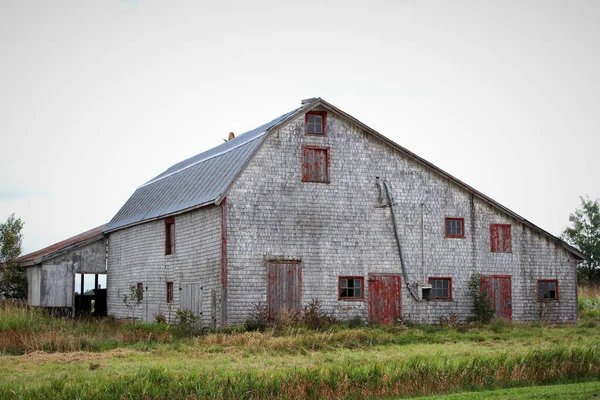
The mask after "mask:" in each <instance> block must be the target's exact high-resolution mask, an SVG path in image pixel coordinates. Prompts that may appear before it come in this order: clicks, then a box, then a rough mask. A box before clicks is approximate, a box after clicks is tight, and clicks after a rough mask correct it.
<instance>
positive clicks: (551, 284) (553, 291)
mask: <svg viewBox="0 0 600 400" xmlns="http://www.w3.org/2000/svg"><path fill="white" fill-rule="evenodd" d="M538 300H558V281H557V280H552V279H540V280H539V281H538Z"/></svg>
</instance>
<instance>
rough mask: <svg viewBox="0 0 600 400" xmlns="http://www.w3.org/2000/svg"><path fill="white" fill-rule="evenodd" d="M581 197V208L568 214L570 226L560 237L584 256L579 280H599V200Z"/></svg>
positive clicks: (588, 281) (580, 266) (579, 270)
mask: <svg viewBox="0 0 600 400" xmlns="http://www.w3.org/2000/svg"><path fill="white" fill-rule="evenodd" d="M580 199H581V208H578V209H577V210H575V212H574V213H573V214H571V215H570V216H569V221H570V222H571V226H569V227H567V229H565V231H564V232H563V234H562V235H561V238H562V239H563V240H564V241H566V242H567V243H569V244H571V245H573V246H575V247H577V248H578V249H579V250H580V251H581V252H582V253H583V254H584V256H585V259H584V260H583V262H582V263H581V264H580V265H579V268H578V272H579V280H580V282H587V283H590V282H598V281H600V202H599V200H598V199H596V200H593V201H592V200H590V199H589V198H588V197H587V196H586V198H585V199H584V198H583V197H580Z"/></svg>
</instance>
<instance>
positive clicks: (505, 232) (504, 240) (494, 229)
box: [490, 224, 512, 253]
mask: <svg viewBox="0 0 600 400" xmlns="http://www.w3.org/2000/svg"><path fill="white" fill-rule="evenodd" d="M500 231H502V237H500V236H501V235H500ZM510 231H511V229H510V224H490V251H491V252H492V253H512V234H511V232H510Z"/></svg>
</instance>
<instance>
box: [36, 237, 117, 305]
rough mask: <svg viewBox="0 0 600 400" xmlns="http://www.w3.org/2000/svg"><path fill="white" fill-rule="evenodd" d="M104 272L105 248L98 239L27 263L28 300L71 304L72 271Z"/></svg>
mask: <svg viewBox="0 0 600 400" xmlns="http://www.w3.org/2000/svg"><path fill="white" fill-rule="evenodd" d="M105 272H106V250H105V246H104V240H103V239H100V240H97V241H95V242H92V243H89V244H86V245H85V246H81V247H79V248H76V249H73V250H70V251H67V252H65V253H64V254H61V255H59V256H57V257H54V258H51V259H49V260H46V261H44V262H42V263H41V264H39V265H36V266H34V267H27V279H28V283H29V289H28V291H29V293H28V294H29V295H28V302H29V304H31V305H34V306H41V307H72V306H73V292H74V287H73V284H74V278H75V273H92V274H93V273H98V274H103V273H105Z"/></svg>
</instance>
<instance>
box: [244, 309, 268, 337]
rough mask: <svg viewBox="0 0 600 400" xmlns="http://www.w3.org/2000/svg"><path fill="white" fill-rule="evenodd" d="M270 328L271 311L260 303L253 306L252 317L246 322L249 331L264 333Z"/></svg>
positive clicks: (245, 325)
mask: <svg viewBox="0 0 600 400" xmlns="http://www.w3.org/2000/svg"><path fill="white" fill-rule="evenodd" d="M268 326H269V310H268V309H267V306H266V305H265V304H262V303H260V302H258V303H256V304H253V309H252V311H251V312H250V317H249V318H248V319H247V320H246V322H244V328H245V329H246V330H247V331H261V332H262V331H264V330H265V329H267V327H268Z"/></svg>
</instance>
